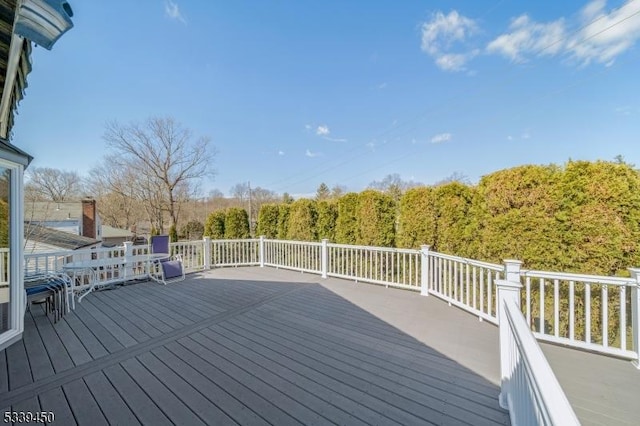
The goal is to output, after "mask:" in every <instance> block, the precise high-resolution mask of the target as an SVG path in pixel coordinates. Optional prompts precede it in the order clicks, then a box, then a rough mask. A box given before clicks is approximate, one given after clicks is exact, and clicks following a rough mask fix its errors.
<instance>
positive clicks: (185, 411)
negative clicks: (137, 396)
mask: <svg viewBox="0 0 640 426" xmlns="http://www.w3.org/2000/svg"><path fill="white" fill-rule="evenodd" d="M121 365H122V367H123V368H124V369H125V371H126V372H127V373H128V374H129V376H131V378H132V379H133V380H134V381H135V382H136V383H137V384H138V386H140V387H141V388H142V389H143V390H144V392H145V393H146V394H147V395H149V397H150V398H151V399H152V400H153V401H154V402H155V404H156V405H157V406H158V407H161V409H162V411H164V413H165V415H166V416H167V417H168V418H169V419H170V420H171V421H172V422H173V423H175V424H178V425H201V424H202V425H204V424H205V423H204V422H203V421H202V419H200V418H199V417H198V416H197V415H196V414H195V413H194V412H193V411H191V410H190V409H189V407H187V406H186V405H185V404H184V403H183V402H182V401H180V399H178V397H176V395H175V394H173V392H171V390H170V389H169V388H167V387H165V386H164V385H163V384H162V382H161V381H160V380H158V379H157V378H156V377H155V376H154V375H153V374H152V373H151V372H149V371H148V370H147V369H146V368H145V367H144V366H143V365H142V364H141V363H140V362H139V361H138V360H137V359H135V358H134V359H129V360H127V361H124V362H123V363H122V364H121Z"/></svg>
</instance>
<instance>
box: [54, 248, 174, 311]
mask: <svg viewBox="0 0 640 426" xmlns="http://www.w3.org/2000/svg"><path fill="white" fill-rule="evenodd" d="M167 257H169V255H168V254H165V253H150V254H141V255H136V256H123V257H110V258H104V259H91V260H81V261H76V262H69V263H66V264H64V265H63V266H62V269H63V270H64V271H65V272H66V273H67V274H68V275H69V276H70V277H71V282H72V285H71V292H72V294H74V295H75V294H77V295H78V302H80V301H81V300H82V299H83V298H84V297H85V296H86V295H87V294H89V293H91V292H92V291H95V290H99V289H101V288H107V287H109V288H113V287H114V286H115V285H116V284H122V283H124V282H125V281H130V280H134V279H140V278H149V277H150V276H151V264H152V263H153V262H156V261H158V260H162V259H166V258H167ZM78 282H79V283H80V284H78Z"/></svg>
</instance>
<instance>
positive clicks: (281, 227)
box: [278, 203, 291, 240]
mask: <svg viewBox="0 0 640 426" xmlns="http://www.w3.org/2000/svg"><path fill="white" fill-rule="evenodd" d="M290 210H291V204H290V203H285V204H280V205H279V206H278V239H279V240H286V239H287V233H288V232H289V211H290Z"/></svg>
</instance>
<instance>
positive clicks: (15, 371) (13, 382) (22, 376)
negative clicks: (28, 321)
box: [0, 340, 33, 405]
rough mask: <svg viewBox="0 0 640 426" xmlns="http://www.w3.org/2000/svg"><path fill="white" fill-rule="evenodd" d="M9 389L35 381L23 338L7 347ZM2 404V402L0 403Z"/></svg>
mask: <svg viewBox="0 0 640 426" xmlns="http://www.w3.org/2000/svg"><path fill="white" fill-rule="evenodd" d="M5 352H6V354H7V373H8V376H9V381H8V383H9V389H10V390H11V389H16V388H19V387H21V386H24V385H27V384H29V383H32V382H33V376H32V373H31V367H30V365H29V358H28V356H27V351H26V349H25V347H24V342H23V341H22V340H19V341H17V342H16V343H14V344H13V345H11V346H9V347H8V348H6V349H5ZM0 405H2V404H0Z"/></svg>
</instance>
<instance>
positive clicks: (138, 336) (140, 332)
mask: <svg viewBox="0 0 640 426" xmlns="http://www.w3.org/2000/svg"><path fill="white" fill-rule="evenodd" d="M99 293H107V292H104V291H103V292H99ZM112 293H113V292H112ZM96 296H98V295H96ZM86 301H87V304H86V305H85V307H86V306H87V305H88V304H90V305H91V306H92V308H93V309H95V312H99V313H100V314H101V315H104V316H106V317H107V318H109V319H110V320H112V321H113V322H114V323H116V324H118V326H119V327H120V328H122V329H123V330H124V331H125V332H126V334H128V335H129V336H131V337H132V338H133V339H135V341H136V343H141V342H145V341H147V340H149V339H150V338H152V337H157V336H159V335H161V334H162V333H160V332H158V330H156V329H154V328H152V327H145V324H146V322H145V321H144V320H143V319H142V318H140V317H137V318H135V317H134V315H132V314H133V312H130V311H128V310H126V309H119V305H116V304H113V303H104V302H105V301H104V299H101V298H98V297H93V298H90V299H86ZM150 329H151V330H150Z"/></svg>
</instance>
